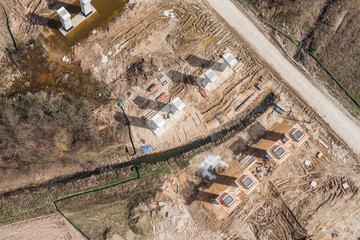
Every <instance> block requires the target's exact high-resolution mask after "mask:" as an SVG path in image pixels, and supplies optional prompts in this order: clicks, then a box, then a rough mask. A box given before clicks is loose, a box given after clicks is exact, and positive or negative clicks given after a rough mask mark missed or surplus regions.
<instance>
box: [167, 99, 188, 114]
mask: <svg viewBox="0 0 360 240" xmlns="http://www.w3.org/2000/svg"><path fill="white" fill-rule="evenodd" d="M170 106H171V108H170V111H171V113H172V114H175V113H176V112H178V111H181V110H182V109H183V108H184V107H185V106H186V105H185V103H183V101H181V99H180V98H179V97H176V98H175V99H174V100H173V101H172V102H171V104H170Z"/></svg>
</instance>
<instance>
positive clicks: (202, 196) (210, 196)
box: [185, 191, 218, 205]
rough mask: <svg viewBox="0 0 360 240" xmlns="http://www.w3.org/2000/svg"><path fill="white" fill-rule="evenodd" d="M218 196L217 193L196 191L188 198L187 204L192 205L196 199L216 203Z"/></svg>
mask: <svg viewBox="0 0 360 240" xmlns="http://www.w3.org/2000/svg"><path fill="white" fill-rule="evenodd" d="M217 197H218V195H217V194H214V193H209V192H206V191H195V192H194V193H193V194H191V195H190V197H189V198H188V199H187V200H186V202H185V204H186V205H190V204H191V203H193V202H194V201H201V202H208V203H215V199H216V198H217Z"/></svg>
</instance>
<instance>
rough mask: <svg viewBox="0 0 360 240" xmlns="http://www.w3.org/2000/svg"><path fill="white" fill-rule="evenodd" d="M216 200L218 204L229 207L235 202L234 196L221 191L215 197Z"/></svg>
mask: <svg viewBox="0 0 360 240" xmlns="http://www.w3.org/2000/svg"><path fill="white" fill-rule="evenodd" d="M216 202H218V203H219V204H220V205H225V206H227V207H231V206H232V205H233V204H234V203H235V198H233V197H232V196H231V195H230V194H229V193H223V194H222V195H220V196H219V197H217V198H216Z"/></svg>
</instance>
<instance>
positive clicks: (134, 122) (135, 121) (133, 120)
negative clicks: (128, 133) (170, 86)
mask: <svg viewBox="0 0 360 240" xmlns="http://www.w3.org/2000/svg"><path fill="white" fill-rule="evenodd" d="M127 118H128V119H129V122H130V125H131V126H135V127H141V128H145V129H148V126H147V125H146V122H145V120H143V119H142V118H138V117H132V116H127ZM114 119H115V120H116V121H118V122H119V123H121V124H122V125H125V126H127V125H128V121H127V119H126V116H125V114H124V113H123V112H117V113H116V114H115V116H114Z"/></svg>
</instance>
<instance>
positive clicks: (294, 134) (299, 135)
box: [291, 128, 305, 142]
mask: <svg viewBox="0 0 360 240" xmlns="http://www.w3.org/2000/svg"><path fill="white" fill-rule="evenodd" d="M291 136H292V137H293V138H294V139H295V141H297V142H300V140H301V139H303V138H304V137H305V133H304V132H303V131H301V130H300V129H298V128H296V129H295V130H294V131H292V132H291Z"/></svg>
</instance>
